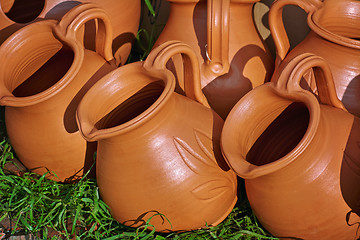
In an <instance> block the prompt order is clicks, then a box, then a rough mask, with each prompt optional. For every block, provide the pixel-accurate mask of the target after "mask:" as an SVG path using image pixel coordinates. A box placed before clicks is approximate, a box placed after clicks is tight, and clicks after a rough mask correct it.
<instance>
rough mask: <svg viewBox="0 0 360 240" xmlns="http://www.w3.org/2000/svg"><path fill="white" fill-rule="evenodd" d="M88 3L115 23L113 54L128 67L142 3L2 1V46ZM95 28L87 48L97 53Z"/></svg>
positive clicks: (90, 27)
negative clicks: (28, 28)
mask: <svg viewBox="0 0 360 240" xmlns="http://www.w3.org/2000/svg"><path fill="white" fill-rule="evenodd" d="M85 2H90V3H96V4H98V5H99V7H101V8H103V9H105V11H106V13H107V14H108V16H109V18H110V21H111V23H112V30H113V43H112V47H113V54H114V56H115V58H116V60H117V63H118V64H120V63H121V64H124V63H125V62H126V60H127V58H128V55H129V53H130V50H131V46H132V42H133V40H134V39H135V36H136V34H137V31H138V27H139V21H140V0H101V1H99V0H77V1H66V0H31V1H28V0H0V7H1V9H0V44H1V43H2V42H3V41H4V40H5V39H6V38H8V37H9V36H10V35H11V34H12V33H14V32H15V31H16V30H18V29H20V28H21V27H23V26H26V25H28V24H29V23H32V22H37V21H39V20H42V19H55V20H60V19H61V18H62V16H64V14H65V13H66V12H68V11H69V10H70V9H71V8H73V7H75V6H76V5H79V4H81V3H85ZM124 9H125V10H124ZM95 28H96V25H95V24H94V22H89V23H88V24H87V25H86V35H85V44H86V46H87V48H89V49H90V48H92V49H94V45H95V43H94V42H93V41H92V39H93V38H92V36H93V34H94V32H95V31H96V30H95Z"/></svg>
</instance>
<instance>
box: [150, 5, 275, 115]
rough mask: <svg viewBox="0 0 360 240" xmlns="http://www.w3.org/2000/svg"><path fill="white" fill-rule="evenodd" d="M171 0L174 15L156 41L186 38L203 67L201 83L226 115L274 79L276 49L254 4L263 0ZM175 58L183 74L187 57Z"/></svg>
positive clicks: (218, 110)
mask: <svg viewBox="0 0 360 240" xmlns="http://www.w3.org/2000/svg"><path fill="white" fill-rule="evenodd" d="M168 1H169V2H170V15H169V18H168V21H167V23H166V25H165V28H164V29H163V31H162V32H161V34H160V36H159V38H158V39H157V41H156V43H155V46H157V45H159V44H161V43H162V42H165V41H167V40H180V41H183V42H185V43H187V44H188V45H190V46H191V47H192V49H193V50H194V51H195V53H196V55H197V57H198V61H199V64H200V66H201V69H200V70H201V88H202V90H203V92H204V94H205V96H206V98H207V100H208V102H209V104H210V106H211V107H212V108H213V109H214V110H215V111H216V112H217V113H218V114H219V115H220V116H221V117H222V118H223V119H225V117H226V116H227V114H228V113H229V111H230V110H231V108H232V107H233V106H234V105H235V103H236V102H237V101H238V100H239V99H240V98H241V97H242V96H243V95H245V93H247V92H248V91H250V90H251V89H252V88H254V87H256V86H259V85H261V84H263V83H264V82H266V81H267V80H269V79H270V76H271V74H272V71H273V60H272V57H271V55H270V52H269V51H268V49H267V47H266V46H265V45H264V42H263V41H262V39H261V37H260V36H259V34H258V32H257V29H256V27H255V24H254V21H253V5H254V3H256V2H258V1H259V0H168ZM174 63H175V69H176V71H177V72H178V75H179V78H181V74H180V73H179V72H181V66H182V65H181V61H180V63H177V61H176V60H174ZM179 65H180V66H179ZM180 84H181V81H180Z"/></svg>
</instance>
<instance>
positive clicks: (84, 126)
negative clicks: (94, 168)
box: [76, 62, 175, 141]
mask: <svg viewBox="0 0 360 240" xmlns="http://www.w3.org/2000/svg"><path fill="white" fill-rule="evenodd" d="M135 79H136V80H135ZM174 89H175V79H174V76H173V75H172V74H171V72H170V71H155V70H154V71H153V70H151V71H148V70H146V69H145V68H143V67H142V64H141V63H140V62H137V63H132V64H128V65H125V66H123V67H121V68H118V69H116V70H115V71H113V72H111V73H110V74H108V75H106V76H105V77H103V78H102V79H101V80H99V81H98V82H97V83H96V84H95V85H94V86H93V87H92V88H91V89H90V90H89V91H88V92H87V93H86V95H85V96H84V98H83V99H82V101H81V103H80V104H79V107H78V110H77V115H76V117H77V122H78V125H79V129H80V132H81V133H82V135H83V136H84V138H85V139H87V140H88V141H97V140H101V139H109V138H111V137H116V136H119V135H123V134H125V133H128V132H133V131H134V130H135V129H138V128H140V127H142V126H144V125H145V124H147V122H149V121H152V119H154V118H155V117H156V116H157V115H158V114H159V113H160V112H164V111H165V110H164V108H166V107H167V106H168V105H169V102H170V101H171V99H172V96H173V94H174ZM99 96H101V97H100V98H99ZM104 106H106V107H104ZM171 108H174V107H173V106H172V107H170V109H168V110H166V111H165V112H171V111H170V110H171ZM161 121H162V120H161Z"/></svg>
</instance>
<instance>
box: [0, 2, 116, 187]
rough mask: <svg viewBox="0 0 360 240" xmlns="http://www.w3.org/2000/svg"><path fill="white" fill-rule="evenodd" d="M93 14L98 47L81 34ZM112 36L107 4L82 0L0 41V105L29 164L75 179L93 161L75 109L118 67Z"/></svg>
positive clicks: (57, 177)
mask: <svg viewBox="0 0 360 240" xmlns="http://www.w3.org/2000/svg"><path fill="white" fill-rule="evenodd" d="M92 19H96V20H97V23H98V25H99V31H98V33H97V35H96V44H97V45H96V47H97V48H96V49H97V50H96V52H93V51H91V50H87V49H84V46H83V45H82V44H81V41H79V40H78V39H79V38H80V36H79V34H78V33H79V32H78V30H79V29H81V26H82V25H83V24H84V23H85V22H87V21H88V20H92ZM111 36H112V35H111V25H110V21H109V19H108V17H107V15H106V13H105V12H104V10H103V9H101V8H98V7H96V6H95V5H94V4H82V5H78V6H76V7H75V8H73V9H72V10H71V11H69V12H68V13H67V14H66V15H65V16H64V17H63V19H62V20H61V21H60V22H58V21H56V20H44V21H40V22H36V23H32V24H30V25H28V26H25V27H23V28H21V29H20V30H18V31H17V32H16V33H14V34H13V35H11V36H10V37H9V38H8V39H7V40H6V41H5V42H4V43H3V44H2V45H1V47H0V59H1V60H0V61H1V62H2V64H1V66H0V105H2V106H6V107H5V121H6V128H7V133H8V136H9V140H10V142H11V144H12V146H13V148H14V150H15V152H16V154H17V156H18V157H19V159H20V160H21V162H22V163H23V164H24V165H25V166H26V167H27V168H29V169H32V170H33V171H34V172H36V173H38V174H43V173H45V172H47V171H48V170H49V171H51V172H54V173H55V174H56V175H55V176H53V177H52V178H53V179H54V180H57V181H70V180H74V178H78V177H81V176H82V175H83V169H84V167H85V168H87V169H88V167H89V166H91V165H92V162H93V156H92V155H93V153H94V148H93V147H90V145H89V146H87V145H88V144H87V143H86V141H85V140H84V139H83V138H82V137H81V135H80V133H79V131H78V128H77V124H76V120H75V111H76V107H77V105H78V103H79V101H80V99H81V97H82V96H83V95H84V93H85V92H86V90H87V89H88V88H89V87H90V86H91V85H92V84H94V83H95V82H96V81H97V80H98V79H100V78H101V77H102V76H103V75H105V74H106V73H108V72H109V71H111V70H113V69H114V68H115V66H114V64H110V62H108V61H111V60H112V59H113V56H112V51H111V41H112V38H111ZM85 171H86V169H85ZM48 176H50V175H48Z"/></svg>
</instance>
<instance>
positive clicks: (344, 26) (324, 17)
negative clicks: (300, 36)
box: [307, 1, 360, 49]
mask: <svg viewBox="0 0 360 240" xmlns="http://www.w3.org/2000/svg"><path fill="white" fill-rule="evenodd" d="M345 2H346V3H343V2H342V1H338V3H339V4H338V5H335V6H338V7H335V6H330V5H329V6H327V5H326V2H325V3H324V5H323V7H322V8H320V9H318V10H316V11H314V12H311V13H310V14H309V15H308V20H307V22H308V25H309V27H310V29H311V30H312V31H314V32H315V33H316V34H318V35H319V36H321V37H323V38H325V39H326V40H328V41H330V42H334V43H337V44H339V45H342V46H346V47H350V48H356V49H359V48H360V24H359V23H360V14H359V12H358V11H357V10H356V11H355V12H351V11H352V10H351V9H360V2H358V3H356V2H354V1H352V2H351V1H345ZM347 3H349V4H354V5H357V6H342V5H341V4H343V5H346V4H347ZM330 7H333V9H332V8H330ZM349 11H350V12H349Z"/></svg>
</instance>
